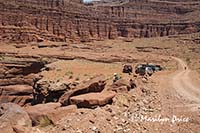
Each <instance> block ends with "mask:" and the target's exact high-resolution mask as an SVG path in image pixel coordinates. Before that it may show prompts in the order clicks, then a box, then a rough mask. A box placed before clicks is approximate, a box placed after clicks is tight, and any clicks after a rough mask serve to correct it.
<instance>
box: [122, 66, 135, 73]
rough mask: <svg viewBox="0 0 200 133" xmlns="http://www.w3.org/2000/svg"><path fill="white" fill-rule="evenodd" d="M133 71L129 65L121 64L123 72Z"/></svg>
mask: <svg viewBox="0 0 200 133" xmlns="http://www.w3.org/2000/svg"><path fill="white" fill-rule="evenodd" d="M132 72H133V68H132V66H131V65H124V66H123V73H132Z"/></svg>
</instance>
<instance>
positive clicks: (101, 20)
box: [0, 0, 200, 43]
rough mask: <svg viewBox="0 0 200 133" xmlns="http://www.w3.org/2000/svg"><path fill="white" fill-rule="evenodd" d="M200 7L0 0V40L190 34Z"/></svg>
mask: <svg viewBox="0 0 200 133" xmlns="http://www.w3.org/2000/svg"><path fill="white" fill-rule="evenodd" d="M199 9H200V2H198V1H197V2H182V3H181V4H180V2H170V1H167V2H166V1H164V2H162V1H152V0H140V1H139V0H128V1H117V0H115V1H114V2H109V3H106V2H104V3H102V2H96V3H90V4H84V3H82V1H81V0H76V1H75V0H7V1H4V0H0V41H9V42H20V43H21V42H31V41H36V42H41V41H45V40H48V41H63V42H77V41H78V42H79V41H81V42H87V41H91V40H102V39H115V38H117V37H130V38H134V37H156V36H168V35H175V34H183V33H186V34H187V33H193V32H199V31H200V21H199V18H200V17H198V16H199ZM194 15H197V16H196V17H194Z"/></svg>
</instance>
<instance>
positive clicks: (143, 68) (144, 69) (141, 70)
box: [135, 64, 162, 76]
mask: <svg viewBox="0 0 200 133" xmlns="http://www.w3.org/2000/svg"><path fill="white" fill-rule="evenodd" d="M161 70H162V67H161V66H160V65H154V64H139V65H137V66H136V67H135V73H136V74H139V75H145V74H148V75H149V76H151V75H152V74H153V73H154V72H156V71H161Z"/></svg>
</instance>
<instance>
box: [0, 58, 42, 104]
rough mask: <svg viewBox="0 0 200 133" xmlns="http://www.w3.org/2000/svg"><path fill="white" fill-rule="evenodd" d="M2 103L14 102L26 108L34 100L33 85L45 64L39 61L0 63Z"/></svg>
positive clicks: (0, 100)
mask: <svg viewBox="0 0 200 133" xmlns="http://www.w3.org/2000/svg"><path fill="white" fill-rule="evenodd" d="M0 66H1V69H0V73H1V74H0V103H7V102H13V103H16V104H19V105H21V106H24V105H26V104H31V102H32V100H33V87H32V86H33V85H34V84H35V82H36V81H37V80H39V79H40V77H39V76H38V75H37V73H39V72H40V69H41V68H42V67H44V63H42V62H37V61H2V62H0Z"/></svg>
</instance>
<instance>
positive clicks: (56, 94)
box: [32, 80, 70, 104]
mask: <svg viewBox="0 0 200 133" xmlns="http://www.w3.org/2000/svg"><path fill="white" fill-rule="evenodd" d="M69 89H70V87H69V85H67V84H65V83H60V82H53V81H44V80H40V81H38V82H37V83H36V84H35V86H34V91H33V96H34V100H33V103H32V104H39V103H48V102H58V100H59V98H60V97H61V96H62V95H63V94H64V93H65V92H67V91H69Z"/></svg>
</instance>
